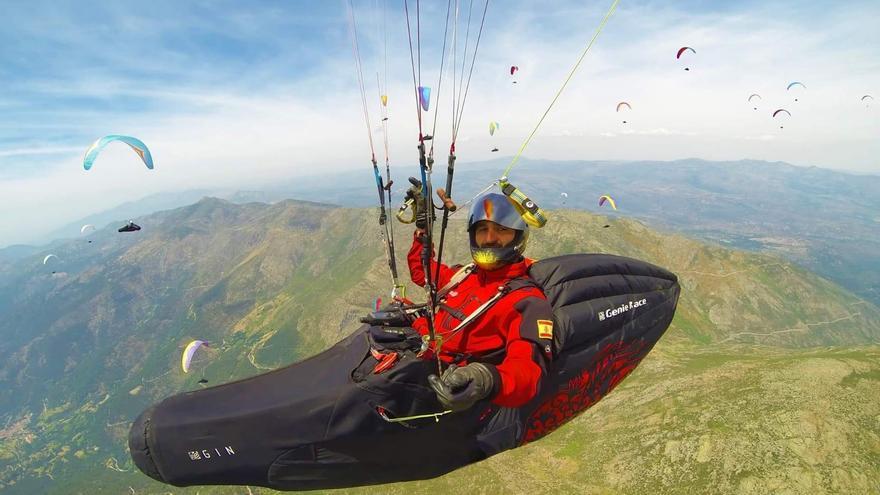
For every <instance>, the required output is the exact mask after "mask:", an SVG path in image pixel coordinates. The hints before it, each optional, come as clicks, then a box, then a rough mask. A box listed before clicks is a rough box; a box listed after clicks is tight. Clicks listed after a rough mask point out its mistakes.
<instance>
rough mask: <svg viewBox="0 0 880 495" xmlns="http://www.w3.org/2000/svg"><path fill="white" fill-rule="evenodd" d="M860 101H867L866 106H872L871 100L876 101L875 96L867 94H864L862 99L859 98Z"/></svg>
mask: <svg viewBox="0 0 880 495" xmlns="http://www.w3.org/2000/svg"><path fill="white" fill-rule="evenodd" d="M859 101H863V102H865V108H868V107H869V106H871V104H870V103H869V101H874V97H873V96H871V95H865V96H863V97H862V99H861V100H859Z"/></svg>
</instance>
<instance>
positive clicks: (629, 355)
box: [520, 340, 650, 445]
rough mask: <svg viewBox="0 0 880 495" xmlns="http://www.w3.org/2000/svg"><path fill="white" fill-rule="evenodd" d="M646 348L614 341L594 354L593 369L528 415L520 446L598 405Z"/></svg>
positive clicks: (587, 370) (585, 372)
mask: <svg viewBox="0 0 880 495" xmlns="http://www.w3.org/2000/svg"><path fill="white" fill-rule="evenodd" d="M649 349H650V348H649V347H648V346H647V345H646V342H645V341H642V340H639V341H636V342H614V343H611V344H608V345H606V346H605V347H603V348H602V349H601V350H600V351H599V352H598V353H597V354H596V356H595V358H594V361H593V363H594V364H593V366H590V367H588V368H587V369H585V370H584V371H582V372H581V373H580V374H579V375H577V376H576V377H574V378H572V379H571V380H569V382H568V383H567V384H565V385H562V386H561V387H560V389H559V392H557V393H556V394H555V395H553V396H551V397H549V398H548V399H547V400H546V401H544V403H543V404H541V405H540V406H539V407H538V409H536V410H535V412H533V413H532V414H531V416H529V419H528V420H527V421H526V432H525V435H523V440H522V442H521V444H520V445H524V444H526V443H529V442H531V441H534V440H537V439H539V438H541V437H543V436H544V435H547V434H548V433H550V432H552V431H553V430H555V429H557V428H559V427H560V426H562V425H564V424H565V423H567V422H569V421H570V420H571V419H572V418H574V417H575V416H577V415H578V414H580V413H582V412H583V411H585V410H586V409H587V408H589V407H590V406H592V405H593V404H595V403H596V402H599V399H601V398H602V397H605V395H607V394H608V393H609V392H611V391H612V390H613V389H614V387H616V386H617V384H618V383H620V382H621V381H622V380H623V379H624V378H626V376H627V375H629V374H630V372H631V371H632V370H634V369H635V368H636V366H638V364H639V362H640V361H641V360H642V358H643V357H645V355H646V354H647V350H649Z"/></svg>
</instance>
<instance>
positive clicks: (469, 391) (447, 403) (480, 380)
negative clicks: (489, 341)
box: [428, 363, 500, 412]
mask: <svg viewBox="0 0 880 495" xmlns="http://www.w3.org/2000/svg"><path fill="white" fill-rule="evenodd" d="M494 368H495V367H494V366H492V365H490V364H483V363H471V364H469V365H467V366H463V367H460V368H459V367H458V366H456V365H454V364H453V365H451V366H449V368H448V369H447V370H446V371H445V372H443V378H438V377H437V375H430V376H428V383H429V384H430V385H431V388H433V389H434V392H435V393H436V394H437V399H438V400H439V401H440V403H441V404H443V407H445V408H447V409H450V410H452V411H455V412H458V411H464V410H465V409H468V408H470V407H471V406H473V405H474V403H476V402H477V401H479V400H482V399H485V398H486V397H489V396H490V395H494V394H495V393H496V392H497V391H496V387H497V386H500V383H499V382H500V380H499V377H498V371H496V370H495V369H494Z"/></svg>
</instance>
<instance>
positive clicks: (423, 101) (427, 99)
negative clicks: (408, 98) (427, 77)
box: [419, 86, 431, 112]
mask: <svg viewBox="0 0 880 495" xmlns="http://www.w3.org/2000/svg"><path fill="white" fill-rule="evenodd" d="M419 105H421V106H422V110H423V111H425V112H427V111H428V107H430V106H431V88H429V87H427V86H419Z"/></svg>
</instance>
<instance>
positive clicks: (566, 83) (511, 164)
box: [501, 0, 620, 177]
mask: <svg viewBox="0 0 880 495" xmlns="http://www.w3.org/2000/svg"><path fill="white" fill-rule="evenodd" d="M619 1H620V0H614V2H612V4H611V7H610V8H609V9H608V12H607V13H606V14H605V18H604V19H602V22H601V23H600V24H599V27H598V28H597V29H596V32H595V33H594V34H593V38H592V39H591V40H590V43H589V44H588V45H587V47H586V48H585V49H584V52H583V53H581V58H579V59H578V61H577V63H576V64H574V67H572V68H571V72H569V73H568V77H566V78H565V82H563V83H562V87H560V88H559V91H557V92H556V96H554V97H553V101H551V102H550V106H548V107H547V110H545V111H544V115H541V119H540V120H538V124H537V125H535V128H534V129H532V132H531V134H529V137H527V138H526V140H525V142H523V144H522V146H520V148H519V151H517V152H516V155H515V156H514V157H513V160H511V162H510V165H508V166H507V169H505V170H504V173H503V174H502V175H501V176H502V177H507V174H509V173H510V169H512V168H513V166H514V165H516V162H518V161H519V157H520V156H522V154H523V151H525V149H526V146H528V145H529V141H531V140H532V137H533V136H534V135H535V133H536V132H538V128H539V127H541V123H542V122H544V118H545V117H547V114H548V113H550V109H551V108H553V105H554V104H555V103H556V100H558V99H559V96H560V95H562V91H563V90H565V87H566V86H567V85H568V82H569V81H570V80H571V78H572V77H573V76H574V73H575V71H577V69H578V67H579V66H580V65H581V62H583V61H584V57H586V56H587V52H588V51H590V48H591V47H592V46H593V43H594V42H595V41H596V38H598V37H599V33H601V32H602V29H603V28H604V27H605V24H606V23H607V22H608V19H609V18H611V14H613V13H614V10H615V9H616V8H617V3H618V2H619Z"/></svg>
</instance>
